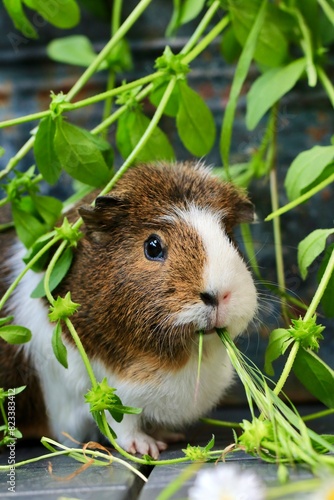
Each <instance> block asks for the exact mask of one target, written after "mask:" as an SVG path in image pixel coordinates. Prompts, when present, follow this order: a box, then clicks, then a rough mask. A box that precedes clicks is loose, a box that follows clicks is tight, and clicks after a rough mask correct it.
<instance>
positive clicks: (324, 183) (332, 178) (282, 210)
mask: <svg viewBox="0 0 334 500" xmlns="http://www.w3.org/2000/svg"><path fill="white" fill-rule="evenodd" d="M332 182H334V174H332V175H330V176H329V177H327V179H324V180H323V181H322V182H320V183H319V184H317V186H315V187H314V188H312V189H310V190H309V191H307V192H306V193H304V194H302V195H301V196H299V197H298V198H296V199H295V200H293V201H291V202H290V203H287V204H286V205H284V207H281V208H279V209H278V210H275V211H274V212H272V213H271V214H269V215H268V216H267V217H266V218H265V219H264V220H265V221H266V222H267V221H270V220H272V219H274V218H275V217H278V216H280V215H282V214H284V213H286V212H288V211H289V210H291V209H293V208H295V207H297V206H298V205H301V204H302V203H304V201H306V200H308V199H309V198H311V197H312V196H314V195H315V194H316V193H318V192H319V191H321V190H322V189H324V188H325V187H326V186H328V185H329V184H331V183H332Z"/></svg>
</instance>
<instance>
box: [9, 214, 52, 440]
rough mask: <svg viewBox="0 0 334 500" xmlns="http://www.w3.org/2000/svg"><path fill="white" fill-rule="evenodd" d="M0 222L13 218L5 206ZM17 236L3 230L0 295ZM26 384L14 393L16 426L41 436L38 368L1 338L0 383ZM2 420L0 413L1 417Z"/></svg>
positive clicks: (43, 427)
mask: <svg viewBox="0 0 334 500" xmlns="http://www.w3.org/2000/svg"><path fill="white" fill-rule="evenodd" d="M0 221H1V223H5V222H9V221H10V211H9V210H8V207H7V206H6V208H5V209H3V210H2V211H1V215H0ZM14 240H15V232H14V230H8V231H4V232H0V249H1V250H0V252H1V266H0V272H1V275H0V297H2V296H3V295H4V293H5V292H6V290H7V288H8V285H9V284H10V269H9V267H8V266H7V265H6V262H8V259H9V258H10V257H11V255H12V244H13V241H14ZM9 314H11V313H10V312H8V311H7V310H6V307H5V308H4V310H2V311H0V317H2V318H3V317H6V316H7V315H9ZM23 385H25V386H27V388H26V389H25V390H24V391H23V392H21V393H20V394H18V395H17V396H15V413H16V426H17V427H18V428H19V429H20V431H21V432H22V433H23V435H24V437H26V438H28V437H39V436H41V435H43V434H47V433H48V428H47V419H46V412H45V405H44V400H43V396H42V391H41V387H40V383H39V380H38V377H37V375H36V373H35V370H34V369H33V368H32V367H31V366H30V364H29V361H28V360H26V359H24V356H23V354H22V352H21V350H20V346H17V345H11V344H8V343H7V342H5V341H4V340H2V339H1V338H0V387H2V388H3V389H5V390H8V389H14V388H17V387H21V386H23ZM0 424H2V422H1V417H0Z"/></svg>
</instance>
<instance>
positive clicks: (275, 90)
mask: <svg viewBox="0 0 334 500" xmlns="http://www.w3.org/2000/svg"><path fill="white" fill-rule="evenodd" d="M305 67H306V61H305V59H304V58H302V59H297V60H296V61H293V62H292V63H290V64H288V65H287V66H281V67H276V68H272V69H270V70H269V71H266V72H265V73H264V74H263V75H262V76H260V77H259V78H258V79H257V80H256V81H255V83H254V84H253V85H252V87H251V89H250V91H249V92H248V94H247V114H246V125H247V127H248V128H249V129H250V130H252V129H253V128H255V127H256V125H257V124H258V123H259V121H260V120H261V118H262V117H263V116H264V114H265V113H266V112H267V111H268V110H269V109H270V108H271V107H272V106H273V105H274V104H275V103H276V102H277V101H278V100H279V99H280V98H281V97H282V96H284V95H285V94H286V93H287V92H289V90H291V89H292V87H294V85H295V84H296V82H297V81H298V80H299V79H300V77H301V75H302V73H303V71H304V70H305Z"/></svg>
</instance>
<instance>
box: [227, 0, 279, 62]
mask: <svg viewBox="0 0 334 500" xmlns="http://www.w3.org/2000/svg"><path fill="white" fill-rule="evenodd" d="M260 4H261V2H260V0H238V1H237V2H230V4H229V5H230V13H231V18H232V24H233V29H234V32H235V35H236V38H237V40H238V41H239V43H240V44H241V45H242V46H244V45H245V44H246V41H247V38H248V36H249V33H250V32H251V30H252V28H253V26H254V24H255V19H256V17H257V15H258V13H259V10H260ZM279 14H280V11H279V9H278V8H277V7H274V6H272V5H271V6H270V8H269V5H268V8H267V11H266V15H265V22H264V23H263V25H262V27H261V31H260V33H259V36H258V39H257V42H256V47H255V50H254V59H255V61H257V62H258V63H260V64H263V65H265V66H269V67H274V66H279V65H281V64H282V63H283V62H284V61H285V60H286V59H287V56H288V42H287V38H286V36H285V34H284V32H283V30H282V29H281V25H280V24H279V23H278V22H277V16H278V15H279Z"/></svg>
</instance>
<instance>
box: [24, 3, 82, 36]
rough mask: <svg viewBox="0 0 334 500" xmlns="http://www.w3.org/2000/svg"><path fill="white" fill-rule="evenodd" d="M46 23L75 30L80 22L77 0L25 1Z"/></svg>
mask: <svg viewBox="0 0 334 500" xmlns="http://www.w3.org/2000/svg"><path fill="white" fill-rule="evenodd" d="M23 2H24V3H25V4H26V5H27V6H28V7H30V8H31V9H33V10H35V11H37V12H38V13H39V14H40V15H41V16H42V17H43V18H44V19H45V20H46V21H48V22H49V23H50V24H52V25H53V26H56V27H57V28H62V29H68V28H73V27H74V26H76V25H77V24H78V23H79V21H80V10H79V7H78V5H77V3H76V1H75V0H66V1H64V0H52V2H50V1H45V0H23Z"/></svg>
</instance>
